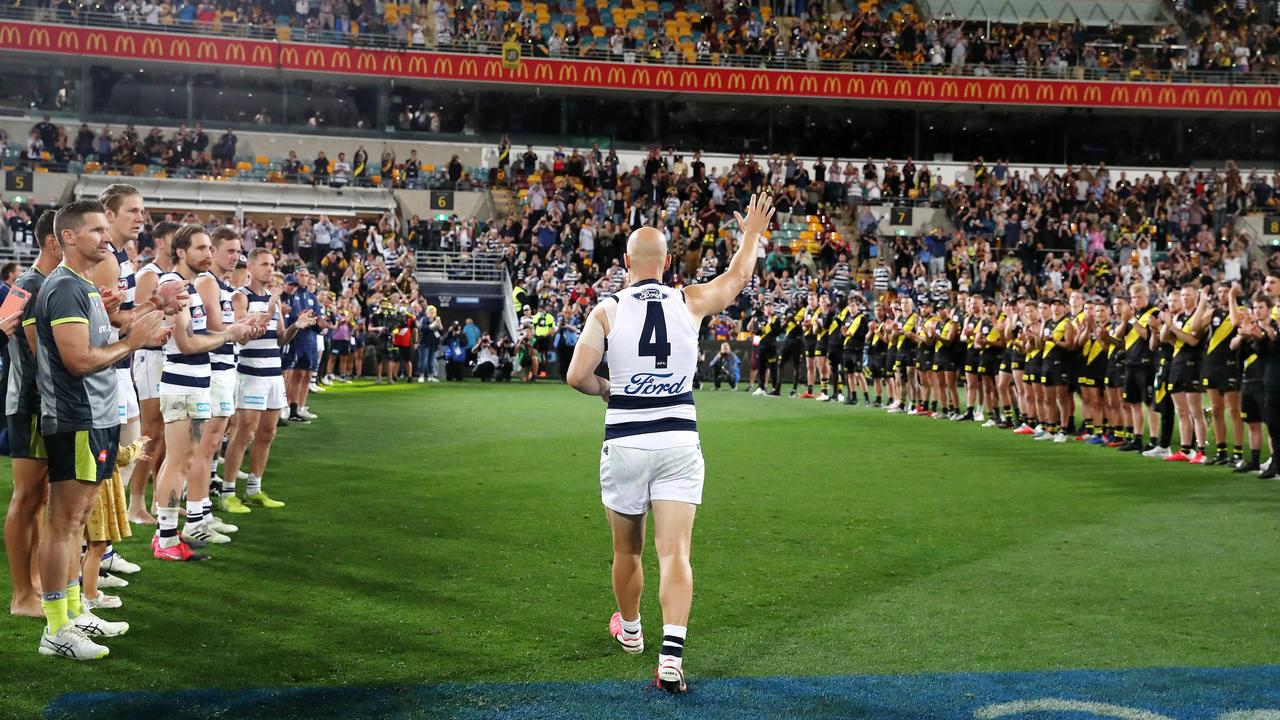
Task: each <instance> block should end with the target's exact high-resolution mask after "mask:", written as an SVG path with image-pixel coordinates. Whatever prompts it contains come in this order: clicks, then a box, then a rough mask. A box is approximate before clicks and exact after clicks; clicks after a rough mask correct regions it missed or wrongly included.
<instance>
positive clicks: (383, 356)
mask: <svg viewBox="0 0 1280 720" xmlns="http://www.w3.org/2000/svg"><path fill="white" fill-rule="evenodd" d="M373 348H374V351H375V353H376V357H377V358H378V360H390V359H391V338H389V337H386V336H383V335H379V336H378V337H377V339H376V340H374V345H373Z"/></svg>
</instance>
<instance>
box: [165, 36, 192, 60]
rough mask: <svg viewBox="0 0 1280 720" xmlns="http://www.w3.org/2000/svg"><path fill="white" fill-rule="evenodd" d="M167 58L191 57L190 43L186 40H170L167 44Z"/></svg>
mask: <svg viewBox="0 0 1280 720" xmlns="http://www.w3.org/2000/svg"><path fill="white" fill-rule="evenodd" d="M169 57H175V58H178V57H182V58H189V57H191V43H189V42H187V41H186V40H171V41H170V42H169Z"/></svg>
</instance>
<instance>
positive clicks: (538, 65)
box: [0, 22, 1280, 112]
mask: <svg viewBox="0 0 1280 720" xmlns="http://www.w3.org/2000/svg"><path fill="white" fill-rule="evenodd" d="M15 50H16V51H28V52H41V53H60V54H69V55H80V56H92V57H103V58H122V59H123V58H128V59H133V60H152V61H157V62H183V63H196V64H201V65H230V66H236V67H249V68H276V69H280V70H285V71H298V72H322V73H331V74H337V75H348V76H349V75H368V76H376V77H394V78H418V79H424V80H454V81H467V82H482V83H497V84H520V85H533V86H555V87H565V88H573V87H589V88H606V89H612V90H620V91H633V92H634V91H641V92H661V93H677V92H678V93H700V94H701V93H707V94H729V95H755V96H775V97H788V98H839V99H849V100H878V101H900V102H916V103H921V102H923V103H972V104H991V105H1028V106H1056V107H1108V108H1132V109H1164V110H1201V111H1203V110H1215V111H1252V112H1275V111H1277V110H1280V86H1274V85H1272V86H1267V85H1209V84H1178V83H1134V82H1106V81H1074V80H1036V79H1015V78H974V77H954V76H949V75H892V74H879V73H842V72H807V71H801V70H756V69H740V68H721V67H703V66H684V65H676V66H665V65H633V64H623V63H607V62H594V61H585V60H559V59H556V60H552V59H544V58H526V59H523V60H521V61H520V63H519V64H518V65H517V66H516V67H514V68H505V67H503V64H502V59H501V58H500V57H497V56H479V55H461V54H454V53H439V52H420V51H410V50H382V49H365V48H359V49H356V48H344V47H338V46H332V45H308V44H303V43H282V42H278V41H273V40H246V39H239V38H223V37H212V36H201V35H194V34H176V33H151V32H139V31H131V30H115V29H107V28H86V27H79V26H56V25H36V24H31V23H24V22H0V52H5V51H15Z"/></svg>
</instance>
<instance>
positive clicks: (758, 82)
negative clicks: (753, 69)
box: [729, 72, 769, 92]
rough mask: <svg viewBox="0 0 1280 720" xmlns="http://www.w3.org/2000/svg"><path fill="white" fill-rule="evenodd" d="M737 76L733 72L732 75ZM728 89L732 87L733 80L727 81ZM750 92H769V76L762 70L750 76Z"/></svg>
mask: <svg viewBox="0 0 1280 720" xmlns="http://www.w3.org/2000/svg"><path fill="white" fill-rule="evenodd" d="M733 77H734V78H737V77H738V76H737V75H736V74H735V75H734V76H733ZM729 89H730V90H732V89H733V80H732V79H731V80H730V81H729ZM751 92H769V76H768V75H765V74H764V73H762V72H758V73H755V74H754V75H752V76H751Z"/></svg>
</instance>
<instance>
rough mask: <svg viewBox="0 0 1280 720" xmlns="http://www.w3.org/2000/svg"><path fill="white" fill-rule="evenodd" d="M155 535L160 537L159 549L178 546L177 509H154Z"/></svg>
mask: <svg viewBox="0 0 1280 720" xmlns="http://www.w3.org/2000/svg"><path fill="white" fill-rule="evenodd" d="M156 534H157V535H159V536H160V547H173V546H174V545H177V544H178V508H176V507H162V508H157V509H156Z"/></svg>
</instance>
